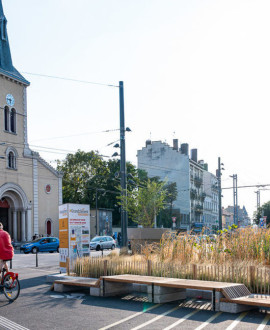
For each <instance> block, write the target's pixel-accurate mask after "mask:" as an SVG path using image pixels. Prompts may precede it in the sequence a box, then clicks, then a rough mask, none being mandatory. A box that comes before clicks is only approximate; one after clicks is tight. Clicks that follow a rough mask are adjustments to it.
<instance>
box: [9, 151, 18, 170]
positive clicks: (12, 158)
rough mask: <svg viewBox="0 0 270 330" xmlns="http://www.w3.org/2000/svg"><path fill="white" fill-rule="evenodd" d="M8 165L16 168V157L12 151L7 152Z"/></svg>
mask: <svg viewBox="0 0 270 330" xmlns="http://www.w3.org/2000/svg"><path fill="white" fill-rule="evenodd" d="M8 167H9V168H12V169H16V157H15V154H14V152H13V151H10V152H9V154H8Z"/></svg>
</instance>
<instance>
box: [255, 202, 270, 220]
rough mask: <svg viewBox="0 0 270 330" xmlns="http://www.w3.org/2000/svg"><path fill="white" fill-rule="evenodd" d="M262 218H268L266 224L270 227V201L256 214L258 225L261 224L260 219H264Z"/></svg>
mask: <svg viewBox="0 0 270 330" xmlns="http://www.w3.org/2000/svg"><path fill="white" fill-rule="evenodd" d="M262 216H267V219H266V224H267V225H269V223H270V201H269V202H266V203H264V204H263V205H262V206H261V207H260V208H259V209H258V211H257V212H255V215H254V221H255V222H256V224H259V221H260V218H262Z"/></svg>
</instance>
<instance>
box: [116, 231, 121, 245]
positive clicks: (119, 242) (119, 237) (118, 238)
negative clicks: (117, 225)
mask: <svg viewBox="0 0 270 330" xmlns="http://www.w3.org/2000/svg"><path fill="white" fill-rule="evenodd" d="M117 240H118V245H121V240H122V235H121V233H120V232H119V233H118V235H117Z"/></svg>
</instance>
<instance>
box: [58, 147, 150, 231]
mask: <svg viewBox="0 0 270 330" xmlns="http://www.w3.org/2000/svg"><path fill="white" fill-rule="evenodd" d="M126 167H127V174H128V184H127V189H128V191H132V190H134V189H136V188H137V186H138V185H139V184H141V183H144V182H146V181H147V174H146V172H145V171H143V170H137V169H136V168H135V166H134V165H132V164H131V163H129V162H127V164H126ZM57 170H58V171H61V172H62V173H63V202H64V203H78V204H89V205H90V207H91V208H94V209H95V208H96V203H97V207H98V208H106V209H111V210H113V222H114V225H120V210H119V205H118V199H117V196H119V194H120V192H119V186H120V174H119V173H120V161H119V160H108V161H105V160H103V158H102V156H100V155H99V154H98V153H97V152H94V151H90V152H84V151H81V150H78V151H77V152H76V153H75V154H68V155H67V156H66V158H65V159H64V160H63V161H58V162H57ZM130 178H132V183H129V181H131V180H129V179H130Z"/></svg>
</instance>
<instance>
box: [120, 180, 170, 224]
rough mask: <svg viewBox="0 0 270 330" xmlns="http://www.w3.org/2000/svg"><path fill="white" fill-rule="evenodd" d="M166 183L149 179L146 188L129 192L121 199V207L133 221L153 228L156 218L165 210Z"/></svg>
mask: <svg viewBox="0 0 270 330" xmlns="http://www.w3.org/2000/svg"><path fill="white" fill-rule="evenodd" d="M164 185H165V183H164V182H156V181H151V180H150V179H148V181H147V183H146V185H145V186H138V187H137V188H136V189H133V190H130V191H127V194H126V196H121V197H120V202H119V203H120V205H122V206H123V207H124V209H125V210H126V211H127V212H128V214H129V216H130V217H131V219H132V221H134V222H135V223H138V224H139V225H142V226H143V227H153V225H154V221H155V217H156V216H157V214H158V213H159V212H160V211H161V210H162V209H163V208H164V200H165V197H166V190H165V189H164Z"/></svg>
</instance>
